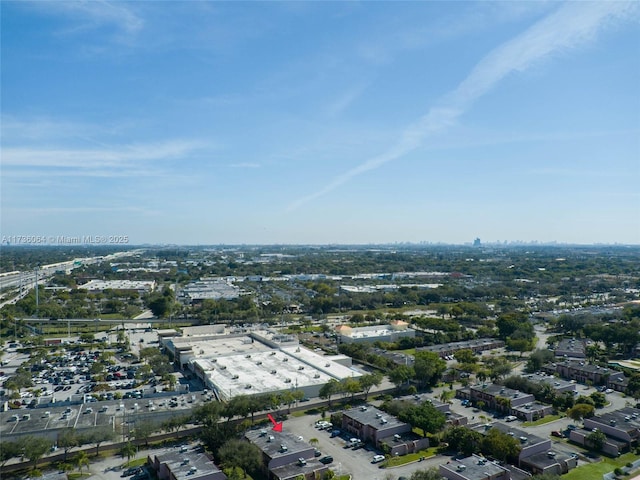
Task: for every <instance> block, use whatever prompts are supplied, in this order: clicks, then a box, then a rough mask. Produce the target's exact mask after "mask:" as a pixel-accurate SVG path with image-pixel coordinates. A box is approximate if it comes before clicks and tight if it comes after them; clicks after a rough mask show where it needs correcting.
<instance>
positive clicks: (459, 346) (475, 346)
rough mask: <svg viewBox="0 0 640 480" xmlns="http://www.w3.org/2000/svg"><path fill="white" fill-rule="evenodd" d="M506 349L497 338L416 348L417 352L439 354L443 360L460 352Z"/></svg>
mask: <svg viewBox="0 0 640 480" xmlns="http://www.w3.org/2000/svg"><path fill="white" fill-rule="evenodd" d="M502 347H504V342H503V341H502V340H498V339H496V338H478V339H476V340H465V341H461V342H450V343H443V344H440V345H430V346H428V347H420V348H416V351H417V352H422V351H427V352H433V353H437V354H438V355H439V356H440V357H441V358H446V357H450V356H452V355H454V354H455V353H456V352H457V351H460V350H471V351H472V352H473V353H480V352H484V351H486V350H494V349H496V348H502Z"/></svg>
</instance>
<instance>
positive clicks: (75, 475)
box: [67, 472, 91, 480]
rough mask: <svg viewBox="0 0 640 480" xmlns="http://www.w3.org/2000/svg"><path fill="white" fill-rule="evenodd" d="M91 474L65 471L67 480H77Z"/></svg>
mask: <svg viewBox="0 0 640 480" xmlns="http://www.w3.org/2000/svg"><path fill="white" fill-rule="evenodd" d="M90 476H91V473H87V472H82V473H80V472H70V473H67V478H68V479H69V480H79V479H81V478H88V477H90Z"/></svg>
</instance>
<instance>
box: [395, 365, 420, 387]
mask: <svg viewBox="0 0 640 480" xmlns="http://www.w3.org/2000/svg"><path fill="white" fill-rule="evenodd" d="M414 375H415V372H414V371H413V368H412V367H409V366H407V365H398V366H397V367H395V368H394V369H393V370H391V371H390V372H389V380H391V382H392V383H393V384H394V385H395V386H396V388H398V389H400V387H401V386H402V385H404V384H405V383H407V382H409V380H411V379H412V378H413V377H414Z"/></svg>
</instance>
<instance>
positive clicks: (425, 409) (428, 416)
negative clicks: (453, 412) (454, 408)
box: [399, 401, 447, 436]
mask: <svg viewBox="0 0 640 480" xmlns="http://www.w3.org/2000/svg"><path fill="white" fill-rule="evenodd" d="M399 418H400V420H402V421H403V422H406V423H409V424H411V425H412V426H413V427H417V428H420V429H421V430H422V432H423V436H426V434H427V433H436V432H438V431H440V429H441V428H442V427H443V426H444V424H445V423H446V421H447V417H446V416H445V415H444V413H442V412H440V411H439V410H436V408H435V407H434V406H433V404H432V403H431V402H428V401H427V402H423V403H422V404H420V405H416V406H411V407H409V408H407V409H406V410H404V411H402V412H401V413H400V416H399Z"/></svg>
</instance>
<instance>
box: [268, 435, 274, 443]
mask: <svg viewBox="0 0 640 480" xmlns="http://www.w3.org/2000/svg"><path fill="white" fill-rule="evenodd" d="M275 439H276V437H274V436H273V435H269V438H267V442H273V441H274V440H275Z"/></svg>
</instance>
